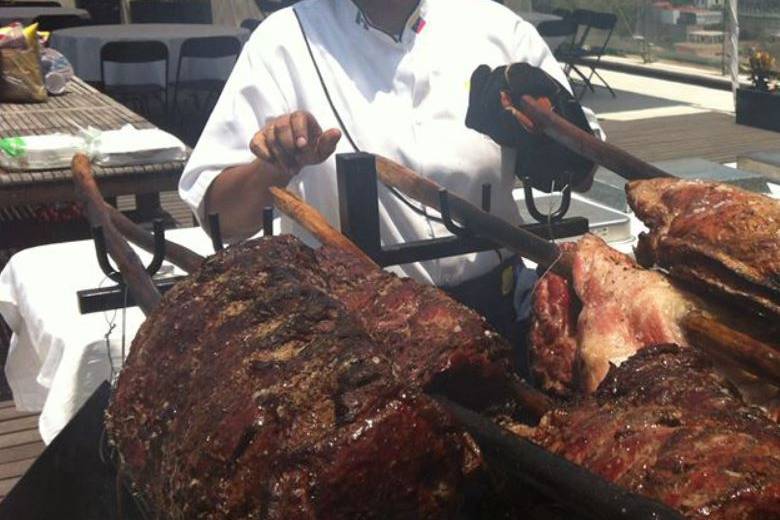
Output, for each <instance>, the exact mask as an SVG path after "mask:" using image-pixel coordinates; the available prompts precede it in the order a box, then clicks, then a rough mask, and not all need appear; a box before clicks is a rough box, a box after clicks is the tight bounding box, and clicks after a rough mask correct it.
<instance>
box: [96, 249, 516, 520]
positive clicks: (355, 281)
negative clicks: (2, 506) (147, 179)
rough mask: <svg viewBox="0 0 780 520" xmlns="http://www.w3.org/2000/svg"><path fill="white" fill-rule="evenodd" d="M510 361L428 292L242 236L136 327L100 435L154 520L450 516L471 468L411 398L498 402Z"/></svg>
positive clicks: (445, 422)
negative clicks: (433, 395) (435, 395)
mask: <svg viewBox="0 0 780 520" xmlns="http://www.w3.org/2000/svg"><path fill="white" fill-rule="evenodd" d="M509 354H510V350H509V347H508V345H506V344H505V343H504V342H503V340H501V339H500V338H499V337H498V335H497V334H495V333H494V332H492V331H491V330H490V329H489V328H488V327H487V326H486V324H485V322H484V320H483V319H482V318H481V317H479V316H478V315H476V314H475V313H473V312H471V311H469V310H468V309H466V308H465V307H463V306H461V305H459V304H457V303H455V302H454V301H452V300H451V299H449V298H448V297H446V296H445V295H444V294H443V293H441V292H440V291H439V290H437V289H435V288H432V287H426V286H422V285H420V284H417V283H415V282H413V281H411V280H401V279H398V278H396V277H395V276H393V275H390V274H388V273H385V272H382V271H380V270H378V269H376V268H375V267H371V266H368V265H367V264H365V263H363V262H362V261H361V260H360V259H357V258H354V257H352V256H351V255H349V254H346V253H343V252H340V251H335V250H330V249H327V248H324V249H321V250H319V251H317V252H315V251H313V250H311V249H310V248H308V247H306V246H304V245H303V244H301V243H300V242H299V241H297V240H296V239H294V238H291V237H277V238H272V239H265V240H260V241H253V242H248V243H246V244H243V245H240V246H236V247H233V248H230V249H228V250H226V251H225V252H223V253H221V254H218V255H216V256H215V257H213V258H211V259H209V260H207V261H206V262H205V264H204V266H203V267H202V268H201V269H200V270H199V271H197V272H195V273H194V274H192V275H191V276H190V277H189V278H188V279H187V280H186V281H184V282H182V283H180V284H178V285H177V286H176V287H175V288H174V289H172V290H171V291H170V292H169V293H168V294H167V295H166V296H165V297H164V299H163V301H162V304H161V306H160V308H159V309H158V310H157V311H156V312H155V313H154V314H153V315H151V316H149V318H148V319H147V321H146V322H145V323H144V325H143V327H142V328H141V330H140V331H139V333H138V336H137V337H136V339H135V341H134V343H133V347H132V351H131V354H130V356H129V358H128V360H127V365H126V367H125V369H124V371H123V372H122V374H121V376H120V379H119V383H118V388H117V391H116V393H115V395H114V397H113V400H112V402H111V404H110V407H109V411H108V416H107V426H108V431H109V434H110V437H111V439H112V440H113V442H114V443H115V445H116V446H117V448H118V451H119V453H120V455H121V459H122V466H123V471H124V472H125V473H126V474H127V475H128V476H129V478H130V480H131V481H132V483H133V484H134V486H135V488H136V490H137V491H139V492H141V493H142V494H143V495H144V497H145V498H146V499H147V501H148V502H149V503H150V505H151V508H152V509H153V510H154V511H155V512H156V513H157V514H159V515H160V516H162V517H170V518H198V517H208V518H231V519H233V518H285V519H287V518H313V517H317V518H336V517H360V518H420V517H425V518H437V517H439V518H447V517H451V516H452V515H453V514H454V513H455V511H456V510H457V509H458V507H459V506H460V504H461V503H462V500H463V496H464V493H463V489H464V486H465V483H466V481H468V480H469V479H470V478H472V477H474V476H475V475H476V474H477V473H478V471H479V470H480V469H479V468H480V467H481V457H480V453H479V451H478V449H477V448H476V446H475V445H474V444H473V442H472V440H471V438H470V437H469V436H468V435H466V434H465V433H464V432H463V431H462V430H460V429H459V428H458V427H456V426H455V425H454V424H453V422H452V421H451V420H450V418H449V417H448V415H447V414H446V413H444V412H443V410H442V409H440V408H439V406H438V405H437V404H436V403H435V402H434V401H432V400H431V399H429V398H428V397H427V396H426V395H424V394H423V390H432V391H437V392H443V393H445V394H447V395H448V396H450V397H451V398H452V399H455V400H458V401H459V402H461V403H463V404H466V405H468V406H470V407H473V408H477V409H487V408H490V407H494V406H501V405H502V404H504V403H505V402H506V401H507V395H506V393H505V391H506V387H507V381H508V380H509V379H510V378H511V377H512V376H511V369H510V363H509Z"/></svg>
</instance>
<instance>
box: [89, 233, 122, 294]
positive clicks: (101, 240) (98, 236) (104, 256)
mask: <svg viewBox="0 0 780 520" xmlns="http://www.w3.org/2000/svg"><path fill="white" fill-rule="evenodd" d="M92 240H94V242H95V253H96V254H97V261H98V265H99V266H100V270H101V271H103V274H105V275H106V276H107V277H108V278H109V279H110V280H112V281H113V282H115V283H118V284H120V285H123V284H124V280H122V274H121V273H119V272H118V271H117V270H116V269H114V268H113V267H112V266H111V262H109V261H108V251H107V250H106V236H105V234H103V226H92Z"/></svg>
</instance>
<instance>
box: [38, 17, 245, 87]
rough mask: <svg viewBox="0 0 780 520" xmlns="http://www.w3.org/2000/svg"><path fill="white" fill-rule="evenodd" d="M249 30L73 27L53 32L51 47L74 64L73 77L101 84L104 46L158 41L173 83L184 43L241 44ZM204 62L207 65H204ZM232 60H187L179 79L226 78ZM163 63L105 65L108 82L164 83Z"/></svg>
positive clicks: (171, 26)
mask: <svg viewBox="0 0 780 520" xmlns="http://www.w3.org/2000/svg"><path fill="white" fill-rule="evenodd" d="M249 34H250V33H249V31H247V30H246V29H241V28H237V27H228V26H220V25H205V24H156V23H147V24H124V25H90V26H86V27H72V28H69V29H62V30H59V31H56V32H54V33H52V36H51V43H50V46H51V47H52V48H54V49H57V50H58V51H60V52H61V53H62V54H64V55H65V56H66V57H67V58H68V59H69V60H70V62H71V63H72V64H73V69H74V70H75V72H76V75H77V76H79V77H80V78H82V79H84V80H85V81H93V82H97V81H100V49H101V47H102V46H103V44H105V43H108V42H114V41H127V40H159V41H162V42H163V43H165V44H166V45H167V46H168V82H169V83H173V82H174V81H175V80H176V68H177V66H178V60H179V51H180V49H181V45H182V43H183V42H184V40H186V39H188V38H198V37H205V36H236V37H238V38H239V39H240V40H241V41H242V43H245V42H246V41H247V40H248V39H249ZM203 61H206V62H207V63H208V65H207V66H204V63H202V62H203ZM234 62H235V59H232V58H221V59H218V60H212V59H209V60H200V59H187V60H184V62H183V63H182V77H184V78H186V79H188V80H195V79H227V77H228V76H229V75H230V71H231V70H232V69H233V64H234ZM164 75H165V69H164V68H163V66H162V64H125V65H121V66H116V65H113V64H107V65H106V76H107V80H108V81H110V82H111V83H116V84H125V85H132V84H155V83H156V84H159V85H162V84H164Z"/></svg>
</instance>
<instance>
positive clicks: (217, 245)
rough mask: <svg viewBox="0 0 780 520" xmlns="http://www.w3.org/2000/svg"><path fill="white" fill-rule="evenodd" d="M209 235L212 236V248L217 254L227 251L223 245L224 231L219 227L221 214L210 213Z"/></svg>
mask: <svg viewBox="0 0 780 520" xmlns="http://www.w3.org/2000/svg"><path fill="white" fill-rule="evenodd" d="M209 234H210V235H211V246H212V247H213V248H214V252H215V253H219V252H220V251H222V250H223V249H225V245H224V244H223V243H222V230H221V229H220V226H219V214H217V213H209Z"/></svg>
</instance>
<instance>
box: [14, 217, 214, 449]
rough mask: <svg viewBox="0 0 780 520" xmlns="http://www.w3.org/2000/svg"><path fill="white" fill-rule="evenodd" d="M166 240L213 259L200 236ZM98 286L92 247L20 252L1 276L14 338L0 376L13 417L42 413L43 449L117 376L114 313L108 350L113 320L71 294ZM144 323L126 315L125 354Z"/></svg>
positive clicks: (137, 314)
mask: <svg viewBox="0 0 780 520" xmlns="http://www.w3.org/2000/svg"><path fill="white" fill-rule="evenodd" d="M166 238H168V239H169V240H171V241H173V242H176V243H179V244H182V245H184V246H186V247H189V248H190V249H193V250H194V251H196V252H198V253H200V254H202V255H209V254H211V253H213V249H212V248H211V241H210V239H209V238H208V236H207V235H206V234H205V233H204V232H203V231H202V230H201V229H200V228H185V229H177V230H173V231H169V232H167V233H166ZM139 256H140V257H141V260H142V261H143V262H144V263H148V262H149V260H150V255H148V254H146V253H144V252H142V251H139ZM179 274H181V273H179ZM101 282H104V275H103V273H102V272H101V271H100V268H99V267H98V264H97V260H96V257H95V252H94V245H93V243H92V241H80V242H66V243H60V244H51V245H45V246H40V247H35V248H31V249H26V250H24V251H21V252H19V253H17V254H16V255H14V256H13V257H12V258H11V260H10V262H9V263H8V264H7V265H6V266H5V268H4V269H3V270H2V272H0V313H1V314H2V315H3V317H4V318H5V320H6V322H7V323H8V324H9V326H10V327H11V329H12V330H13V336H12V338H11V346H10V350H9V354H8V361H7V362H6V366H5V373H6V376H7V378H8V382H9V384H10V386H11V389H12V390H13V394H14V402H15V404H16V407H17V409H19V410H25V411H32V412H41V416H40V419H39V424H38V426H39V430H40V433H41V437H42V438H43V440H44V441H45V442H46V443H47V444H48V443H49V442H51V440H52V439H53V438H54V437H55V436H56V435H57V433H58V432H59V431H60V430H61V429H62V428H63V427H64V426H65V425H66V424H67V422H68V421H69V420H70V419H71V417H73V415H74V414H75V413H76V412H77V411H78V409H79V408H80V407H81V405H82V404H83V403H84V402H85V401H86V399H87V398H88V397H89V396H90V395H91V394H92V392H94V391H95V389H96V388H97V387H98V386H99V385H100V384H101V383H102V382H103V381H105V380H106V379H107V378H108V377H109V376H110V374H111V369H112V367H113V368H114V369H115V370H116V369H118V368H119V365H120V360H121V352H122V350H121V323H122V317H121V313H117V314H116V316H115V320H114V323H116V329H114V331H113V332H112V333H111V335H110V340H109V345H108V346H107V345H106V341H105V339H104V336H105V334H106V332H107V331H108V329H109V322H110V320H111V317H112V315H113V312H112V313H97V314H89V315H81V314H80V313H79V311H78V304H77V299H76V291H79V290H82V289H93V288H96V287H98V286H100V285H101ZM103 285H109V284H108V283H103ZM143 320H144V317H143V315H142V313H141V311H140V310H139V309H138V308H137V307H133V308H130V309H128V310H127V314H126V325H127V326H126V338H127V345H128V346H129V343H130V342H131V341H132V339H133V337H134V336H135V333H136V331H137V330H138V327H139V326H140V325H141V323H142V322H143ZM109 350H110V353H111V361H109Z"/></svg>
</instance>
